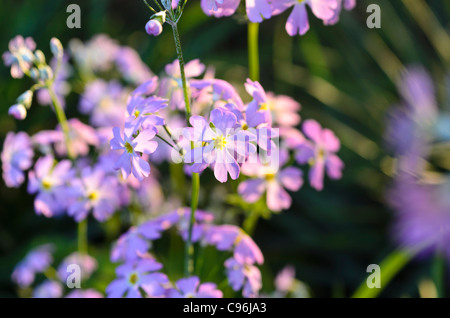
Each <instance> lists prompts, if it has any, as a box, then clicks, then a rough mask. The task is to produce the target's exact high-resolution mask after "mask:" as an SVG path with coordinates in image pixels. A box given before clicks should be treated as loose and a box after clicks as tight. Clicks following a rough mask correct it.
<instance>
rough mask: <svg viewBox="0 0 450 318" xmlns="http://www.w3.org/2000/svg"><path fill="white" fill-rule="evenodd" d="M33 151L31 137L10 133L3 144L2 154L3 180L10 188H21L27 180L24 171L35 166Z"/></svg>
mask: <svg viewBox="0 0 450 318" xmlns="http://www.w3.org/2000/svg"><path fill="white" fill-rule="evenodd" d="M33 155H34V154H33V149H32V147H31V140H30V137H29V136H28V135H27V134H26V133H24V132H19V133H17V134H14V133H13V132H9V133H8V134H7V135H6V138H5V142H4V143H3V150H2V154H1V159H2V170H3V180H4V181H5V184H6V185H7V186H8V187H14V188H17V187H19V186H20V185H21V184H22V183H23V181H24V180H25V176H24V173H23V171H25V170H27V169H29V168H30V167H31V165H32V164H33V162H32V159H33Z"/></svg>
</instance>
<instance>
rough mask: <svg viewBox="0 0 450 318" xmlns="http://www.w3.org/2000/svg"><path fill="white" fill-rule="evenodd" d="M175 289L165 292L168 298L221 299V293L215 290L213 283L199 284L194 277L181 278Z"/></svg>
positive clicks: (215, 286) (198, 280)
mask: <svg viewBox="0 0 450 318" xmlns="http://www.w3.org/2000/svg"><path fill="white" fill-rule="evenodd" d="M175 285H176V288H171V289H169V290H168V291H167V297H169V298H222V296H223V293H222V291H220V290H218V289H217V285H216V284H213V283H203V284H200V279H199V278H198V277H196V276H192V277H189V278H182V279H180V280H178V281H177V282H176V283H175Z"/></svg>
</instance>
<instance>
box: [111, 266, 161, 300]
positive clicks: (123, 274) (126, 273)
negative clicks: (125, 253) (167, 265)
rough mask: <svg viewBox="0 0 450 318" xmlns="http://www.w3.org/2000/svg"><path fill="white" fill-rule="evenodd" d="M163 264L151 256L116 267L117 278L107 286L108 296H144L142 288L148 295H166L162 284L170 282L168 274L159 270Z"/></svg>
mask: <svg viewBox="0 0 450 318" xmlns="http://www.w3.org/2000/svg"><path fill="white" fill-rule="evenodd" d="M161 268H162V265H161V264H160V263H158V262H156V261H155V260H154V259H151V258H143V259H140V260H138V261H137V262H135V263H126V264H124V265H120V266H119V267H117V269H116V273H117V276H118V277H117V279H116V280H114V281H113V282H111V283H110V284H109V285H108V287H106V294H107V296H108V298H119V297H123V296H126V297H127V298H142V294H141V292H140V289H142V290H143V291H144V292H145V293H146V295H147V296H150V297H159V296H162V295H164V292H165V289H164V287H163V286H162V285H164V284H167V283H168V281H169V280H168V279H167V276H166V275H164V274H162V273H159V272H157V271H158V270H160V269H161Z"/></svg>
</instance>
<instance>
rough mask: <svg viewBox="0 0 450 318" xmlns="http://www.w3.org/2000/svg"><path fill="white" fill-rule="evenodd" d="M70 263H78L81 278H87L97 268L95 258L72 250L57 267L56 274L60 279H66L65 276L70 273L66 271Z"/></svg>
mask: <svg viewBox="0 0 450 318" xmlns="http://www.w3.org/2000/svg"><path fill="white" fill-rule="evenodd" d="M72 264H74V265H78V266H79V267H80V269H81V272H80V274H81V279H88V278H89V277H90V276H91V275H92V273H93V272H94V271H95V270H96V269H97V261H96V260H95V258H93V257H92V256H89V255H87V254H80V253H78V252H74V253H72V254H70V255H69V256H67V257H66V258H64V260H63V261H62V262H61V264H60V265H59V267H58V275H59V278H60V279H61V281H63V282H65V281H66V280H67V277H68V276H69V275H70V274H72V272H71V271H68V270H69V268H68V266H69V265H72Z"/></svg>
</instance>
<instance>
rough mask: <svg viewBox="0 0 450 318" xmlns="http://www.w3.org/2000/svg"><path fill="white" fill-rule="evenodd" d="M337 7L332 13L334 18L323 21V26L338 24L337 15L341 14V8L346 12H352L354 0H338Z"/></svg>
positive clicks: (354, 4)
mask: <svg viewBox="0 0 450 318" xmlns="http://www.w3.org/2000/svg"><path fill="white" fill-rule="evenodd" d="M339 2H340V3H339V6H338V7H337V8H336V10H335V11H334V16H333V17H332V18H330V19H328V20H324V21H323V22H324V24H325V25H333V24H336V23H338V22H339V15H340V14H341V11H342V8H344V9H345V10H347V11H350V10H352V9H353V8H354V7H355V6H356V0H339Z"/></svg>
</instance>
